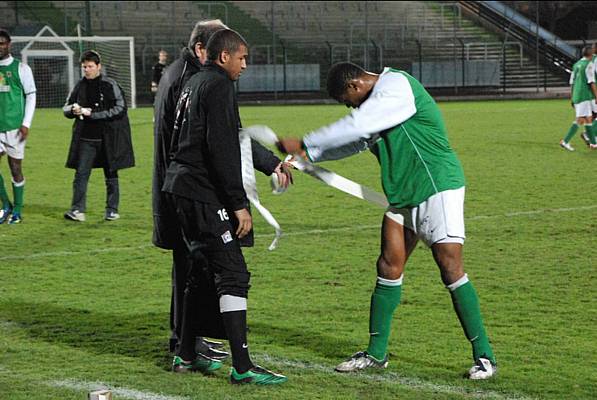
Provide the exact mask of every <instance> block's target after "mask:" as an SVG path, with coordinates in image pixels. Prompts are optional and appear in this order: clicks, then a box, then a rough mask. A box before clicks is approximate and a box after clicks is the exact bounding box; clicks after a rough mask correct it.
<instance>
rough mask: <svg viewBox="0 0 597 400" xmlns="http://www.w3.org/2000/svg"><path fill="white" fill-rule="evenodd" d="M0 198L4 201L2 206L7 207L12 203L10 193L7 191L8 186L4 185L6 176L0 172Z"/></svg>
mask: <svg viewBox="0 0 597 400" xmlns="http://www.w3.org/2000/svg"><path fill="white" fill-rule="evenodd" d="M0 200H1V201H2V208H7V207H8V205H9V204H10V200H9V199H8V193H6V187H5V186H4V178H2V175H1V174H0Z"/></svg>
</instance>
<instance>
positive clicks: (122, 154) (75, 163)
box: [63, 50, 135, 222]
mask: <svg viewBox="0 0 597 400" xmlns="http://www.w3.org/2000/svg"><path fill="white" fill-rule="evenodd" d="M81 66H82V68H83V71H84V77H83V78H81V80H80V81H79V82H78V83H77V84H76V85H75V87H74V88H73V90H72V91H71V93H70V94H69V96H68V99H67V101H66V104H65V105H64V107H63V112H64V116H65V117H67V118H74V119H75V122H74V123H73V133H72V139H71V144H70V148H69V151H68V159H67V161H66V166H67V167H68V168H73V169H76V172H75V178H74V181H73V200H72V205H71V208H70V210H69V211H67V212H66V213H65V214H64V217H65V218H66V219H69V220H72V221H78V222H83V221H85V208H86V195H87V183H88V181H89V176H90V175H91V170H92V169H93V168H103V170H104V177H105V181H106V211H105V215H104V218H105V219H106V220H108V221H112V220H115V219H118V218H120V215H119V214H118V206H119V200H120V187H119V184H118V170H121V169H124V168H129V167H133V166H134V165H135V155H134V153H133V144H132V140H131V127H130V124H129V119H128V115H127V105H126V100H125V97H124V93H123V91H122V89H121V88H120V86H119V85H118V83H117V82H116V81H114V80H113V79H111V78H108V77H106V76H103V75H102V74H101V59H100V55H99V54H98V53H97V52H95V51H93V50H90V51H86V52H85V53H83V55H82V56H81Z"/></svg>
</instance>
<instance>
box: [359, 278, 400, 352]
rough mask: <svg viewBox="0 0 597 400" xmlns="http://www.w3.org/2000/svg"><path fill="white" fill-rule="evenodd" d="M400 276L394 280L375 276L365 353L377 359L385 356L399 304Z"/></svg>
mask: <svg viewBox="0 0 597 400" xmlns="http://www.w3.org/2000/svg"><path fill="white" fill-rule="evenodd" d="M401 294H402V277H400V279H397V280H395V281H393V280H388V279H382V278H377V284H376V285H375V290H374V291H373V294H372V295H371V310H370V312H369V335H370V336H369V347H368V348H367V353H368V354H369V355H370V356H371V357H373V358H375V359H376V360H378V361H381V360H383V359H384V358H385V356H386V352H387V350H388V340H389V338H390V329H391V326H392V317H393V316H394V310H396V307H398V304H400V295H401Z"/></svg>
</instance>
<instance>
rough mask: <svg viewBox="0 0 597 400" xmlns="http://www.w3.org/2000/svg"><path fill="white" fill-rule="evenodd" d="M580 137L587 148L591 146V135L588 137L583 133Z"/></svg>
mask: <svg viewBox="0 0 597 400" xmlns="http://www.w3.org/2000/svg"><path fill="white" fill-rule="evenodd" d="M580 137H581V139H582V141H583V142H585V144H586V145H587V146H589V145H590V144H591V139H589V135H587V132H583V133H581V134H580Z"/></svg>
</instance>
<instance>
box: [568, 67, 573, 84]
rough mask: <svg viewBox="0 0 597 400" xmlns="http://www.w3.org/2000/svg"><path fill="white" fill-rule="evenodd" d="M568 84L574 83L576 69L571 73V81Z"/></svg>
mask: <svg viewBox="0 0 597 400" xmlns="http://www.w3.org/2000/svg"><path fill="white" fill-rule="evenodd" d="M568 84H570V85H574V70H572V72H571V73H570V82H568Z"/></svg>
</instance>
